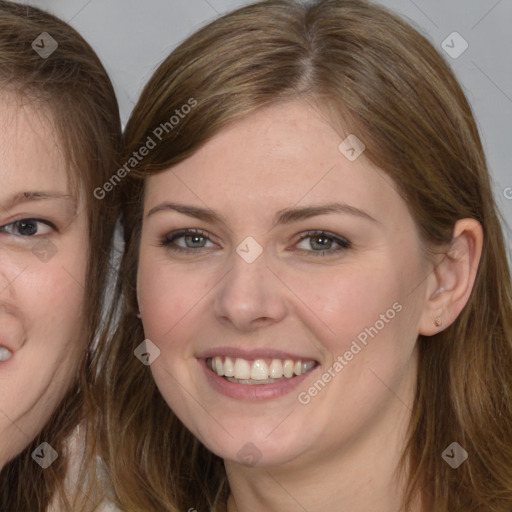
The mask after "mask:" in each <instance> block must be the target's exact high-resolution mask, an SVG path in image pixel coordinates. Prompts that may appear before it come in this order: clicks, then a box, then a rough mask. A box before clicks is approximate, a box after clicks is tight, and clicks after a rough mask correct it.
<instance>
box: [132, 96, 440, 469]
mask: <svg viewBox="0 0 512 512" xmlns="http://www.w3.org/2000/svg"><path fill="white" fill-rule="evenodd" d="M359 135H360V137H359V138H360V139H363V141H364V134H363V135H361V134H359ZM341 141H342V139H341V138H340V136H339V135H338V134H337V133H336V131H335V130H334V129H333V128H332V125H331V124H330V123H328V122H326V120H325V118H323V117H322V116H321V115H320V114H319V113H318V112H317V111H316V110H314V109H313V108H311V107H309V106H308V105H306V104H305V103H300V102H291V103H287V104H282V105H278V106H272V107H270V108H267V109H264V110H261V111H259V112H257V113H255V114H252V115H251V116H248V117H247V118H245V119H244V120H242V121H239V122H237V123H236V124H234V125H233V126H231V127H230V128H228V129H226V130H224V131H222V132H221V133H219V134H218V135H217V136H215V137H214V138H213V139H212V140H210V141H209V142H208V143H207V144H206V145H204V146H203V147H202V148H201V149H200V150H199V151H197V152H196V153H195V154H194V155H193V156H192V157H190V158H188V159H187V160H185V161H183V162H182V163H180V164H178V165H176V166H175V167H174V168H173V169H172V170H167V171H164V172H162V173H160V174H158V175H154V176H151V177H150V178H148V179H147V183H146V191H145V200H144V220H143V229H142V236H141V246H140V261H139V271H138V287H137V289H138V299H139V306H140V310H141V315H142V321H143V324H144V331H145V335H146V337H147V338H148V339H150V340H151V341H152V342H153V343H155V344H156V345H157V346H158V347H159V349H160V351H161V353H160V356H159V357H158V358H157V359H156V360H155V361H154V362H153V363H152V365H151V370H152V373H153V376H154V378H155V381H156V383H157V385H158V387H159V389H160V391H161V393H162V395H163V397H164V398H165V400H166V401H167V402H168V404H169V405H170V406H171V408H172V409H173V410H174V411H175V412H176V414H177V415H178V416H179V417H180V419H181V420H182V421H183V422H184V424H185V425H186V426H187V427H188V428H189V429H190V430H191V431H192V433H193V434H194V435H196V436H197V437H198V438H199V439H200V440H201V441H202V442H203V443H204V444H205V445H206V446H207V447H208V448H210V449H211V450H212V451H213V452H215V453H217V454H218V455H220V456H222V457H224V458H226V459H229V460H232V461H237V460H239V461H243V460H245V461H246V462H249V463H252V462H258V464H260V465H268V466H271V465H275V464H284V463H287V462H290V461H295V462H297V463H298V462H300V461H303V462H309V463H311V462H312V461H314V460H316V459H318V458H319V457H320V458H322V457H323V458H327V457H331V456H333V455H336V453H338V454H341V453H343V451H344V450H346V449H347V447H348V446H351V447H353V446H357V444H354V443H356V442H363V441H364V440H368V439H370V438H373V442H376V441H375V437H376V436H377V437H381V438H382V440H383V442H386V441H389V435H391V434H392V433H393V432H394V431H395V430H396V427H397V425H398V424H399V422H400V421H402V420H404V419H405V418H407V416H408V414H409V408H408V406H410V404H412V400H413V395H414V391H415V381H416V371H417V351H416V339H417V336H418V332H419V331H420V327H419V326H420V323H421V320H422V317H423V316H424V315H425V314H426V313H425V303H426V301H427V297H428V294H429V293H430V292H429V291H428V290H427V286H426V280H425V278H426V277H427V275H428V274H429V272H430V270H429V269H431V267H430V264H429V262H428V260H427V259H426V257H425V256H424V254H423V252H422V249H421V244H420V241H419V239H418V235H417V231H416V229H415V225H414V222H413V219H412V217H411V215H410V213H409V211H408V209H407V207H406V204H405V203H404V201H403V200H402V199H401V198H400V196H399V194H398V193H397V191H396V189H395V187H394V186H393V184H392V182H391V180H390V178H389V177H388V176H387V175H385V174H384V172H383V171H381V170H379V169H378V168H376V167H375V166H374V165H372V164H371V163H369V161H367V160H366V159H365V158H364V156H361V157H359V158H357V159H356V160H355V161H349V159H347V158H346V157H345V156H344V154H342V152H341V151H340V150H339V149H338V146H339V144H340V142H341ZM349 154H350V153H349ZM261 251H262V252H261ZM260 252H261V254H260ZM297 373H300V375H296V374H297ZM223 374H224V375H223ZM226 374H227V375H228V377H226ZM402 423H404V422H403V421H402ZM393 435H394V434H393ZM249 443H250V444H249ZM258 459H259V460H258Z"/></svg>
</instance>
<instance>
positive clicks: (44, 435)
mask: <svg viewBox="0 0 512 512" xmlns="http://www.w3.org/2000/svg"><path fill="white" fill-rule="evenodd" d="M43 32H47V33H48V34H49V35H50V36H51V37H53V39H55V41H57V43H58V47H57V49H56V50H55V51H54V52H53V53H52V54H51V55H49V56H47V57H46V58H42V57H41V56H40V55H39V54H38V53H37V52H36V51H35V50H34V49H33V48H32V43H33V42H34V41H36V40H37V38H38V37H40V35H41V34H42V33H43ZM0 93H6V94H8V97H9V98H10V99H12V100H13V101H17V102H19V104H20V105H27V104H28V105H30V106H31V107H32V108H35V109H41V111H43V110H44V111H45V112H46V113H48V114H49V116H48V120H49V122H51V123H52V126H53V127H54V128H55V129H56V133H57V138H58V141H59V143H60V144H61V145H62V149H63V154H64V156H65V158H66V162H67V169H68V180H69V184H70V187H71V189H72V191H73V192H74V193H75V194H76V195H78V194H81V195H82V196H83V197H84V198H85V201H84V204H85V210H84V211H83V212H79V214H80V215H86V216H87V219H88V231H89V233H88V238H89V248H90V250H89V260H88V269H87V274H86V275H87V280H86V282H85V283H81V284H82V285H83V286H84V297H85V299H84V304H85V305H84V312H83V317H84V325H77V326H76V327H77V329H76V331H77V343H78V340H79V339H87V340H91V341H92V340H93V339H94V337H95V336H96V335H97V332H98V330H99V326H100V324H101V316H102V311H103V308H104V295H105V283H106V280H107V276H108V275H109V274H110V273H111V272H110V263H109V258H110V254H111V243H112V237H113V229H114V226H115V220H116V216H117V213H116V203H115V202H114V201H110V202H109V201H98V200H97V199H95V196H94V190H95V189H96V188H97V187H101V186H102V185H103V184H104V183H105V182H106V181H107V180H108V179H109V178H110V176H111V174H112V173H113V172H114V171H115V170H116V168H117V166H118V162H119V157H120V152H121V147H122V134H121V123H120V118H119V108H118V104H117V99H116V96H115V93H114V89H113V87H112V84H111V82H110V79H109V78H108V75H107V73H106V71H105V69H104V67H103V65H102V64H101V62H100V60H99V58H98V57H97V55H96V54H95V52H94V51H93V49H92V48H91V47H90V46H89V44H88V43H87V42H86V41H85V40H84V39H83V38H82V37H81V36H80V35H79V34H78V32H77V31H76V30H74V29H73V28H72V27H71V26H69V25H68V24H67V23H65V22H63V21H61V20H60V19H58V18H57V17H55V16H53V15H51V14H49V13H47V12H44V11H42V10H40V9H38V8H36V7H32V6H27V5H20V4H16V3H14V2H9V1H5V0H0ZM84 250H86V248H84ZM83 337H85V338H83ZM91 346H92V344H91ZM92 357H93V351H92V349H90V350H88V351H87V352H86V353H84V357H83V360H82V363H81V367H80V374H79V375H77V378H76V382H75V383H74V384H73V385H72V387H71V389H70V390H69V392H68V393H67V395H66V397H65V399H64V400H63V402H62V403H61V404H60V405H59V407H58V409H57V410H56V411H55V412H54V414H53V416H52V417H51V418H50V420H49V422H48V423H47V424H46V425H45V426H43V428H42V431H41V433H40V434H39V435H38V436H37V437H36V439H34V440H33V441H32V442H31V443H30V445H29V446H27V448H26V449H25V450H24V451H23V452H22V453H21V454H19V455H18V456H17V457H16V458H14V459H13V460H11V461H10V462H9V463H7V464H6V466H5V467H4V468H3V469H2V471H1V473H0V509H1V510H9V511H16V512H28V511H30V512H42V511H44V510H47V508H48V505H49V503H50V502H52V500H55V499H56V498H57V495H62V497H63V498H62V503H61V506H62V508H61V510H69V511H71V510H74V509H73V508H72V505H71V503H69V500H67V498H65V497H64V494H65V492H64V478H65V474H66V469H67V464H68V458H67V457H66V455H65V454H66V446H65V441H66V439H67V437H68V436H69V434H70V433H71V432H72V431H73V429H74V428H75V427H76V426H77V424H78V423H79V421H80V420H81V419H82V418H83V415H84V412H83V393H82V388H83V383H84V382H85V381H86V380H87V378H88V374H89V369H90V364H91V363H90V360H91V359H92ZM43 441H46V442H48V443H50V445H51V446H52V447H53V448H54V449H55V450H56V451H57V453H58V454H59V457H58V458H57V460H56V461H55V462H54V463H53V464H52V465H51V466H49V467H48V468H47V469H45V470H42V469H41V468H40V467H39V465H37V464H35V463H34V461H33V460H32V458H31V453H32V452H33V451H34V449H35V448H36V447H37V446H38V445H39V444H40V443H42V442H43ZM2 442H8V440H6V439H2ZM68 491H69V489H68Z"/></svg>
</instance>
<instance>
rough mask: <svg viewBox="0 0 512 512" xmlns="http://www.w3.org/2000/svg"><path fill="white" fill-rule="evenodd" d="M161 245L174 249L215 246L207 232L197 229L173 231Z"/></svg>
mask: <svg viewBox="0 0 512 512" xmlns="http://www.w3.org/2000/svg"><path fill="white" fill-rule="evenodd" d="M208 244H209V245H208ZM161 245H162V246H164V247H167V248H168V249H171V250H174V251H186V250H187V249H192V250H193V249H205V248H208V247H215V244H213V243H212V242H211V241H210V238H209V237H208V235H207V234H206V233H204V232H203V231H200V230H195V229H191V230H181V231H177V232H175V233H171V234H169V235H167V236H166V237H165V238H164V239H163V240H162V242H161Z"/></svg>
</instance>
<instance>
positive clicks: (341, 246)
mask: <svg viewBox="0 0 512 512" xmlns="http://www.w3.org/2000/svg"><path fill="white" fill-rule="evenodd" d="M191 235H195V236H199V237H202V238H205V239H206V240H209V241H210V242H211V240H210V238H209V235H208V233H206V232H205V231H202V230H200V229H181V230H179V231H175V232H174V233H170V234H168V235H166V236H165V237H164V238H163V239H162V240H161V241H160V246H161V247H165V248H167V249H168V250H171V251H175V252H184V253H190V252H191V251H192V252H195V251H198V250H200V249H204V247H200V248H197V249H194V248H185V247H180V246H177V245H174V242H175V241H176V240H178V239H179V238H182V237H185V236H191ZM313 237H318V238H320V237H323V238H328V239H330V240H332V241H333V242H334V243H336V244H338V247H337V248H335V249H332V250H323V251H314V250H310V251H308V250H305V249H293V250H295V251H297V250H299V251H306V252H308V253H310V254H312V255H314V256H325V255H326V254H327V255H329V254H337V253H338V252H341V251H346V250H347V249H350V248H351V247H352V243H351V242H350V241H349V240H347V239H346V238H343V237H340V236H337V235H335V234H333V233H330V232H328V231H318V230H316V231H307V232H306V233H303V234H302V235H301V237H300V238H299V240H298V241H297V244H299V243H300V242H302V241H303V240H306V239H307V238H313Z"/></svg>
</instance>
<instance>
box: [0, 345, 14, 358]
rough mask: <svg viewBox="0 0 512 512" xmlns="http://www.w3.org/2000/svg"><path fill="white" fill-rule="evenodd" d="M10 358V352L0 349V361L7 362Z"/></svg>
mask: <svg viewBox="0 0 512 512" xmlns="http://www.w3.org/2000/svg"><path fill="white" fill-rule="evenodd" d="M11 357H12V352H11V351H10V350H9V349H8V348H6V347H0V361H8V360H9V359H10V358H11Z"/></svg>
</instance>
